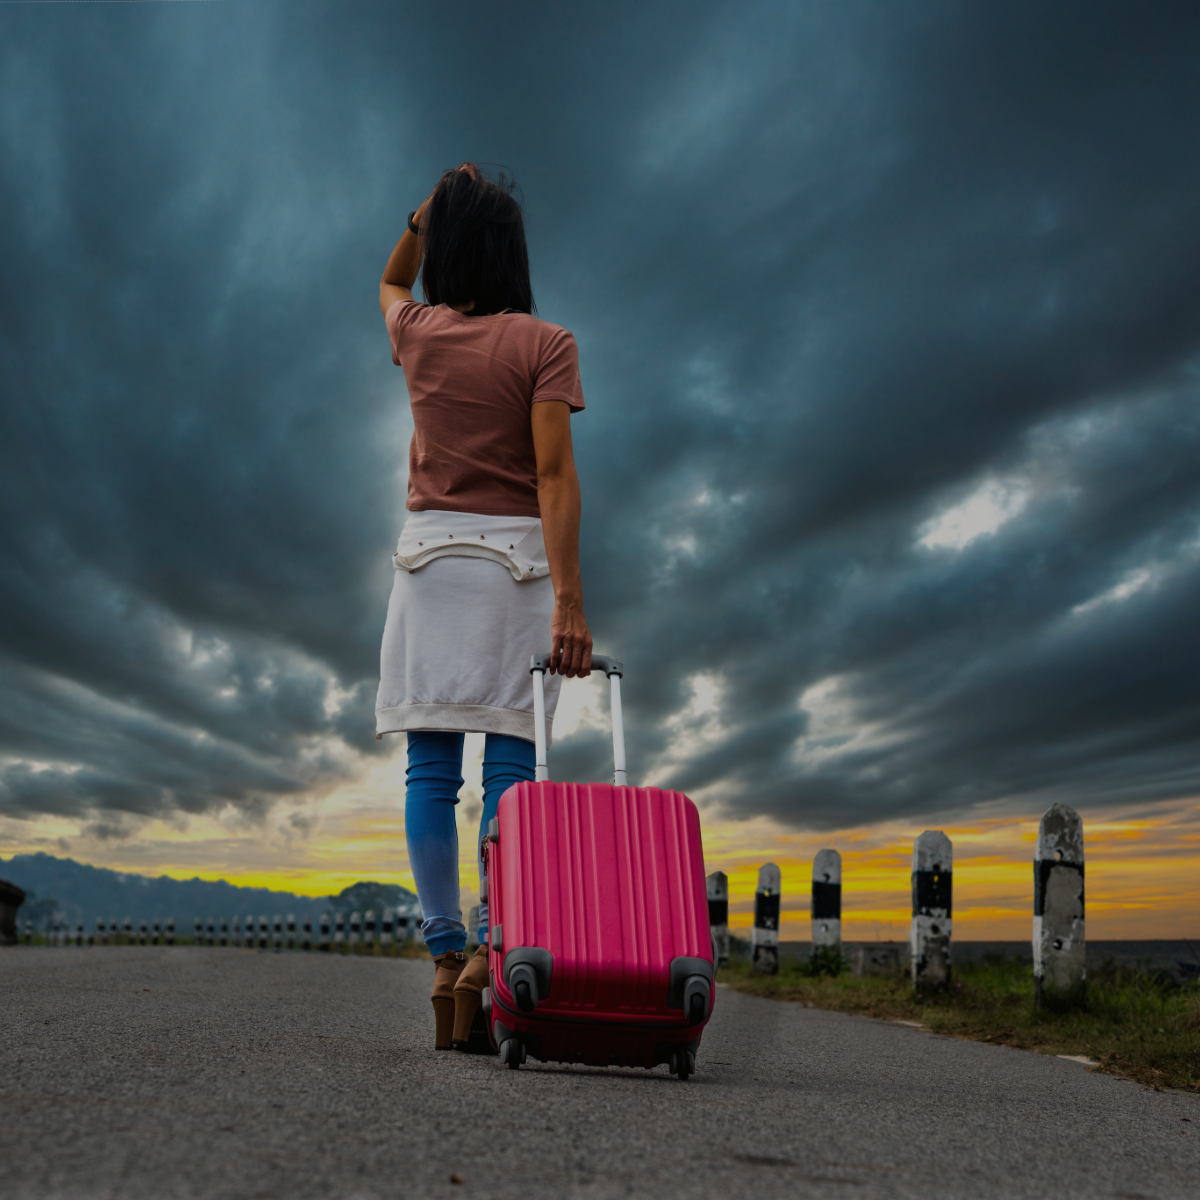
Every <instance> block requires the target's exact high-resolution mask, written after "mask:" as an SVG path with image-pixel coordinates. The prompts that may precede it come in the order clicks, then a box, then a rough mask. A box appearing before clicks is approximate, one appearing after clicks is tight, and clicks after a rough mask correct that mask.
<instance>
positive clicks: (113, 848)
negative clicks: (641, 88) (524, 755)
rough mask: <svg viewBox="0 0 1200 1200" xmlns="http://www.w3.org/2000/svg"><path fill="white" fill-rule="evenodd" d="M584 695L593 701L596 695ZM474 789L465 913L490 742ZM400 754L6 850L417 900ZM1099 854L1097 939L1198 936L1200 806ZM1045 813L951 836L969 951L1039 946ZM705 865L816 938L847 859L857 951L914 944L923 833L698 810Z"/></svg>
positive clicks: (1105, 834) (1158, 811)
mask: <svg viewBox="0 0 1200 1200" xmlns="http://www.w3.org/2000/svg"><path fill="white" fill-rule="evenodd" d="M585 698H586V696H585ZM465 758H466V762H465V764H464V775H465V776H466V778H467V781H468V782H467V784H466V786H464V788H463V790H462V793H461V797H462V799H461V802H460V804H459V805H458V808H457V816H458V829H459V861H460V878H461V882H462V903H463V905H464V907H465V906H467V905H469V904H473V903H476V902H477V900H478V896H477V891H476V888H477V883H476V876H475V869H474V844H475V838H476V836H477V831H478V820H479V813H480V811H481V808H480V786H479V775H480V769H481V760H482V737H469V738H468V745H467V753H466V756H465ZM403 779H404V754H403V743H402V740H401V739H399V738H397V739H395V749H394V750H393V752H392V755H391V757H389V758H387V759H383V760H373V761H372V762H371V763H370V765H369V766H368V767H367V768H366V769H365V770H364V772H363V774H362V775H361V777H360V778H358V779H356V780H354V781H353V782H350V783H347V784H345V785H343V786H341V787H339V788H337V789H335V790H334V791H332V792H331V793H330V794H328V795H326V796H324V797H321V798H301V799H298V800H297V801H296V802H295V803H293V804H283V805H280V806H278V807H277V808H276V809H274V810H273V811H272V812H271V813H270V814H269V815H268V816H267V817H265V818H264V819H261V820H259V821H257V822H250V821H247V819H246V818H245V817H243V816H241V815H239V814H237V813H235V812H233V810H226V811H224V812H222V813H216V814H210V815H204V816H196V817H189V818H186V819H183V818H179V819H173V820H171V821H161V820H156V821H147V822H145V823H143V824H142V825H141V826H140V827H138V828H137V829H136V831H135V832H134V834H133V836H131V837H129V838H127V839H123V840H122V839H116V838H108V839H105V838H102V837H99V836H97V835H96V834H95V833H90V832H88V828H87V825H86V823H81V822H80V821H78V820H71V819H68V818H64V817H44V818H39V819H38V820H35V821H18V820H14V819H12V818H6V819H0V855H3V856H4V857H6V858H7V857H9V856H11V855H13V854H28V853H36V852H37V851H45V852H46V853H48V854H54V855H58V856H61V857H71V858H75V859H76V860H77V861H80V862H86V863H91V864H93V865H95V866H100V867H109V868H111V869H114V870H118V871H124V872H131V873H138V874H144V875H167V876H170V877H172V878H176V879H191V878H199V879H204V880H212V881H215V880H222V879H223V880H225V881H226V882H228V883H232V884H235V885H239V886H245V887H265V888H271V889H273V890H277V891H286V892H293V893H296V894H298V895H302V896H313V897H318V896H327V895H331V894H336V893H337V892H339V891H341V890H342V889H343V888H345V887H348V886H349V885H350V884H353V883H356V882H358V881H360V880H367V879H373V880H378V881H380V882H388V883H399V884H401V885H402V886H404V887H407V888H409V889H411V890H415V886H414V882H413V877H412V872H411V870H410V868H409V863H408V855H407V851H406V848H405V844H404V810H403ZM1080 811H1081V815H1082V816H1083V818H1084V835H1085V849H1086V854H1087V914H1088V927H1087V932H1088V937H1089V938H1093V939H1101V940H1103V939H1112V938H1127V937H1136V938H1143V937H1148V936H1153V937H1159V938H1176V937H1194V936H1200V871H1198V870H1197V866H1198V863H1200V801H1198V800H1197V799H1195V798H1193V799H1188V800H1185V801H1176V802H1172V803H1156V804H1154V805H1152V806H1145V807H1144V808H1143V809H1140V810H1139V809H1137V808H1130V809H1127V810H1101V811H1100V812H1098V813H1096V815H1095V816H1094V817H1093V816H1092V815H1091V814H1089V812H1088V810H1087V808H1086V806H1080ZM1040 815H1041V814H1040V812H1037V813H1025V814H1021V815H1019V816H1014V817H1005V816H991V815H984V816H977V817H975V818H974V819H970V820H966V821H963V822H962V823H961V824H955V823H947V824H945V825H943V826H942V828H943V829H944V830H945V832H946V834H947V835H948V836H949V837H950V839H951V841H952V842H953V844H954V856H955V857H954V933H955V936H956V937H957V938H960V939H964V940H993V939H994V940H1006V941H1007V940H1011V941H1023V940H1026V939H1027V938H1028V937H1029V936H1030V923H1031V917H1032V894H1033V870H1032V857H1033V843H1034V841H1035V839H1036V837H1037V826H1038V819H1039V817H1040ZM701 821H702V826H703V829H704V842H705V865H706V870H708V871H710V872H711V871H716V870H722V871H724V872H725V873H726V874H727V875H728V876H729V890H730V906H729V907H730V924H731V926H732V927H733V928H734V929H736V930H740V931H743V932H744V931H746V930H748V929H749V927H750V924H751V919H752V912H753V897H754V889H755V885H756V883H757V876H758V868H759V867H760V866H761V865H762V864H763V863H764V862H768V861H771V862H775V863H776V864H777V865H778V866H779V868H780V872H781V874H782V879H783V913H782V929H781V935H782V937H783V938H784V939H785V940H807V939H808V936H809V916H808V897H809V894H810V888H811V879H812V859H813V855H814V854H815V853H816V852H817V851H818V850H820V849H822V848H823V847H826V846H831V847H834V848H836V849H837V850H839V852H840V853H841V856H842V879H843V890H842V905H843V909H842V917H843V920H842V929H843V937H844V938H845V939H846V940H847V941H854V940H875V939H885V940H886V939H890V940H903V939H905V938H906V937H907V934H908V926H909V914H910V904H911V896H910V880H909V872H910V870H911V861H912V841H913V838H914V837H915V836H916V835H917V834H919V833H920V832H921V831H922V829H923V828H926V827H927V826H926V825H925V824H923V823H922V824H918V823H909V822H899V821H891V822H881V823H880V824H879V825H876V826H872V827H862V828H851V829H845V830H836V831H832V832H824V833H812V832H809V831H806V830H797V829H792V828H787V827H785V826H783V825H781V824H779V823H778V822H776V821H773V820H771V819H770V818H768V817H754V818H751V819H749V820H732V819H730V818H729V817H728V816H727V815H725V814H723V813H722V812H721V811H720V810H719V808H718V807H717V806H715V805H709V806H706V807H704V808H702V809H701Z"/></svg>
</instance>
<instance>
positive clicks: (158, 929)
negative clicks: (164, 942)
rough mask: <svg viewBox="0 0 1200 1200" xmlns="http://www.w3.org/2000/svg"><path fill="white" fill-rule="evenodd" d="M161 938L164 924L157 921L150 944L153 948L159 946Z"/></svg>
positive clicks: (151, 933) (151, 931)
mask: <svg viewBox="0 0 1200 1200" xmlns="http://www.w3.org/2000/svg"><path fill="white" fill-rule="evenodd" d="M160 937H162V923H161V922H159V921H155V922H154V924H153V926H152V927H151V930H150V944H151V945H152V946H157V945H158V939H159V938H160Z"/></svg>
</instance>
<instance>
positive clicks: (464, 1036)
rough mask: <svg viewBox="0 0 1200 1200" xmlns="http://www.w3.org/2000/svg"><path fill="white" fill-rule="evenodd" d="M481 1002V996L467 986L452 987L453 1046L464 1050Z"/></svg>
mask: <svg viewBox="0 0 1200 1200" xmlns="http://www.w3.org/2000/svg"><path fill="white" fill-rule="evenodd" d="M482 1004H483V997H482V996H481V995H480V994H479V993H478V992H474V991H469V990H468V989H467V988H455V989H454V1038H453V1041H454V1048H455V1050H465V1049H466V1048H467V1042H468V1041H470V1038H471V1025H472V1023H473V1022H474V1020H475V1014H476V1013H477V1012H478V1011H479V1008H480V1005H482Z"/></svg>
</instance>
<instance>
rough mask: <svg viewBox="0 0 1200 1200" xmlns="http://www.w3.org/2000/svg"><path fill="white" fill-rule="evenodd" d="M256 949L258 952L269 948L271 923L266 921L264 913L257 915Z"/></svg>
mask: <svg viewBox="0 0 1200 1200" xmlns="http://www.w3.org/2000/svg"><path fill="white" fill-rule="evenodd" d="M258 948H259V949H260V950H269V949H270V948H271V922H270V921H268V920H267V916H266V913H259V914H258Z"/></svg>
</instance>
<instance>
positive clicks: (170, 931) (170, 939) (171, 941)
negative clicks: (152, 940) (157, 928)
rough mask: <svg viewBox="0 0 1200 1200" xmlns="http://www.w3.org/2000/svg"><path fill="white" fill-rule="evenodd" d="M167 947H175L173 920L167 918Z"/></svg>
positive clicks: (172, 918)
mask: <svg viewBox="0 0 1200 1200" xmlns="http://www.w3.org/2000/svg"><path fill="white" fill-rule="evenodd" d="M167 945H168V946H173V945H175V918H174V917H168V918H167Z"/></svg>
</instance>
